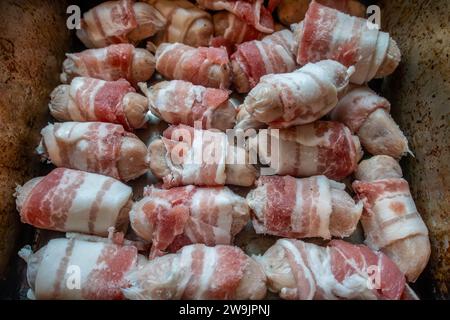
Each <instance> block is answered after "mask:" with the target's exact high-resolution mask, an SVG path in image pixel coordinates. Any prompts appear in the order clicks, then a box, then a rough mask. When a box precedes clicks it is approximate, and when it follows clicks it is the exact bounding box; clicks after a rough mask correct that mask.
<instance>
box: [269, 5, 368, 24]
mask: <svg viewBox="0 0 450 320" xmlns="http://www.w3.org/2000/svg"><path fill="white" fill-rule="evenodd" d="M316 2H318V3H320V4H322V5H324V6H327V7H330V8H333V9H336V10H339V11H342V12H345V13H347V14H349V15H351V16H356V17H361V18H363V17H364V16H365V14H366V7H365V6H364V5H363V4H362V3H360V2H359V1H358V0H316ZM310 3H311V0H281V2H280V4H279V5H278V7H277V15H278V18H279V19H280V22H281V23H282V24H284V25H285V26H288V27H289V26H290V25H291V24H293V23H297V22H300V21H302V20H303V19H304V18H305V14H306V11H307V10H308V6H309V4H310Z"/></svg>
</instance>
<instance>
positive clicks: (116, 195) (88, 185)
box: [15, 168, 132, 236]
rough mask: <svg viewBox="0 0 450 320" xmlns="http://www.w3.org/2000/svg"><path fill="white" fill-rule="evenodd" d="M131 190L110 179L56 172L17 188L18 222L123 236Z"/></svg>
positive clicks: (62, 170) (53, 228)
mask: <svg viewBox="0 0 450 320" xmlns="http://www.w3.org/2000/svg"><path fill="white" fill-rule="evenodd" d="M131 194H132V192H131V188H130V187H128V186H127V185H125V184H123V183H122V182H120V181H117V180H115V179H113V178H110V177H106V176H102V175H99V174H94V173H87V172H83V171H78V170H71V169H65V168H56V169H54V170H53V171H52V172H51V173H50V174H48V175H47V176H45V177H37V178H34V179H31V180H30V181H28V182H27V183H25V184H24V185H23V186H18V187H17V188H16V194H15V196H16V205H17V210H18V211H19V212H20V218H21V221H22V222H24V223H28V224H31V225H33V226H35V227H37V228H42V229H49V230H56V231H63V232H82V233H89V234H95V235H99V236H107V235H108V229H109V228H111V227H114V229H115V230H116V231H121V232H124V233H125V232H126V231H127V226H128V213H129V211H130V209H131V205H132V202H131Z"/></svg>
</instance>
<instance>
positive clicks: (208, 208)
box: [130, 186, 249, 258]
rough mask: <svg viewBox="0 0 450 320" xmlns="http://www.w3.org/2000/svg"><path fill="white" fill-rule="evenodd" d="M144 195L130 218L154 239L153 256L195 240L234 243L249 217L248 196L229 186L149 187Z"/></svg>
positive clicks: (211, 243)
mask: <svg viewBox="0 0 450 320" xmlns="http://www.w3.org/2000/svg"><path fill="white" fill-rule="evenodd" d="M144 195H145V197H144V198H143V199H142V200H140V201H138V202H136V203H135V204H134V206H133V209H132V210H131V212H130V220H131V226H132V227H133V230H134V231H135V232H136V233H137V234H138V235H139V236H140V237H141V238H143V239H145V240H147V241H152V243H153V245H152V251H151V253H150V257H151V258H154V257H155V256H158V255H162V254H164V253H165V252H176V251H178V250H179V249H180V248H182V247H183V246H185V245H188V244H192V243H204V244H206V245H208V246H214V245H217V244H231V241H232V239H233V236H234V235H235V234H236V233H237V232H239V231H240V230H241V229H242V228H243V227H244V225H245V224H246V223H247V220H248V217H249V209H248V206H247V204H246V202H245V199H243V198H242V197H239V196H238V195H236V194H234V193H233V192H232V191H231V190H230V189H228V188H226V187H218V188H198V187H194V186H186V187H177V188H172V189H168V190H164V189H158V188H155V187H149V188H146V190H145V191H144Z"/></svg>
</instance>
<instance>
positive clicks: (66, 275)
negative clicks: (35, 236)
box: [19, 238, 141, 300]
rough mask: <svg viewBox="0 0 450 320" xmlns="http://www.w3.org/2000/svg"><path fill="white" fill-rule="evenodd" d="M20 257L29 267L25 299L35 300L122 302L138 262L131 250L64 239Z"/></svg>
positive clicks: (131, 248)
mask: <svg viewBox="0 0 450 320" xmlns="http://www.w3.org/2000/svg"><path fill="white" fill-rule="evenodd" d="M19 255H20V256H21V257H22V258H23V259H24V260H25V261H26V262H27V265H28V268H27V280H28V284H29V285H30V287H31V289H30V290H29V292H28V297H29V298H31V299H37V300H40V299H42V300H48V299H52V300H118V299H124V295H123V293H122V291H121V289H122V288H127V287H129V286H130V283H129V281H128V280H126V278H125V276H126V275H127V274H128V273H129V272H131V271H133V270H134V269H136V268H137V267H138V262H139V261H140V259H141V258H139V256H138V252H137V249H136V247H134V246H118V245H115V244H111V243H105V242H90V241H82V240H74V239H64V238H61V239H53V240H50V242H49V243H48V244H47V245H46V246H45V247H43V248H41V249H39V250H38V251H37V252H35V253H33V252H32V251H31V248H30V247H29V246H27V247H24V248H23V249H22V250H20V252H19ZM138 258H139V259H138Z"/></svg>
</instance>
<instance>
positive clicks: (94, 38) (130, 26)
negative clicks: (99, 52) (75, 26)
mask: <svg viewBox="0 0 450 320" xmlns="http://www.w3.org/2000/svg"><path fill="white" fill-rule="evenodd" d="M165 23H166V21H165V19H164V17H163V16H162V15H161V14H160V13H159V11H158V10H156V9H155V8H153V7H152V6H151V5H149V4H147V3H142V2H138V3H134V1H132V0H119V1H107V2H104V3H101V4H99V5H98V6H96V7H94V8H92V9H90V10H89V11H87V12H85V13H84V14H83V19H82V20H81V29H79V30H77V36H78V38H79V39H80V40H81V41H82V42H83V44H84V45H85V46H86V47H88V48H102V47H106V46H108V45H110V44H115V43H137V42H139V41H141V40H143V39H145V38H148V37H151V36H152V35H154V34H155V33H156V32H158V31H159V30H162V29H163V28H164V25H165Z"/></svg>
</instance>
